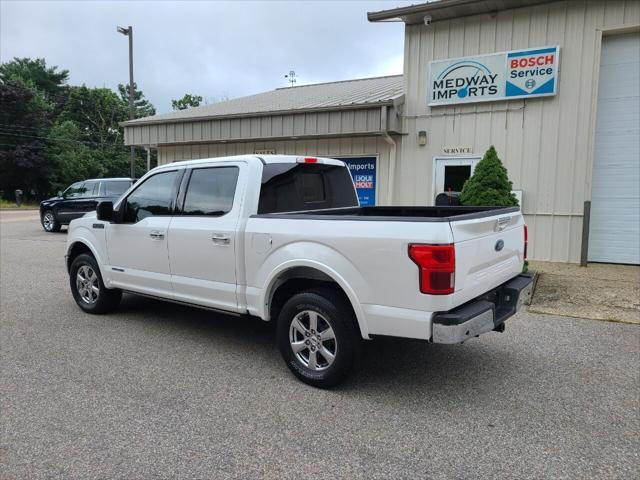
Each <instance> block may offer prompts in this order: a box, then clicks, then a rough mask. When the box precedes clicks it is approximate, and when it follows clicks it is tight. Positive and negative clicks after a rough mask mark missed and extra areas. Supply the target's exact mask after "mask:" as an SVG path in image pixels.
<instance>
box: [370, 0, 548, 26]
mask: <svg viewBox="0 0 640 480" xmlns="http://www.w3.org/2000/svg"><path fill="white" fill-rule="evenodd" d="M552 1H554V0H437V1H431V2H428V3H421V4H418V5H409V6H408V7H398V8H392V9H390V10H382V11H379V12H369V13H367V18H368V19H369V21H370V22H393V21H396V22H405V23H406V24H408V25H415V24H419V23H423V22H424V17H425V15H429V16H430V17H431V21H432V22H437V21H441V20H449V19H452V18H459V17H468V16H471V15H480V14H483V13H494V12H498V11H500V10H509V9H513V8H521V7H529V6H531V5H536V4H540V3H549V2H552Z"/></svg>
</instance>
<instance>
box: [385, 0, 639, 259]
mask: <svg viewBox="0 0 640 480" xmlns="http://www.w3.org/2000/svg"><path fill="white" fill-rule="evenodd" d="M638 26H640V2H639V1H637V0H626V1H625V0H611V1H606V2H605V1H591V0H589V1H578V0H575V1H573V0H572V1H564V2H554V3H550V4H546V5H539V6H533V7H527V8H521V9H516V10H507V11H501V12H498V13H497V14H496V15H493V16H492V15H478V16H473V17H465V18H461V19H455V20H450V21H443V22H436V23H433V24H432V25H430V26H425V25H408V26H407V27H406V31H405V59H404V65H405V72H404V73H405V83H406V85H405V95H406V97H405V106H404V115H405V119H404V124H403V132H404V133H406V134H407V136H406V137H403V140H402V155H400V156H399V159H398V167H397V170H396V175H395V185H394V195H393V197H394V198H393V203H394V204H406V205H411V204H416V205H420V204H422V205H425V204H427V205H432V204H433V193H432V183H433V178H432V175H433V157H434V156H442V147H443V146H445V145H461V146H471V147H472V148H473V152H474V154H479V155H482V154H483V153H484V152H485V151H486V150H487V148H488V147H489V145H491V144H493V145H495V147H496V149H497V150H498V154H499V156H500V158H501V159H502V161H503V162H504V164H505V166H506V167H507V169H508V171H509V177H510V179H511V180H512V181H513V184H514V189H517V190H523V191H524V202H523V203H524V204H523V212H524V213H525V218H526V221H527V223H528V225H529V232H530V238H529V252H530V253H529V256H530V258H533V259H538V260H552V261H569V262H578V261H579V260H580V249H581V235H582V213H583V204H584V201H585V200H589V199H590V196H591V166H592V164H593V146H594V129H595V109H596V101H597V91H598V84H597V82H598V68H599V67H598V66H599V64H600V44H601V37H602V34H603V32H604V34H605V35H606V34H614V33H616V32H623V31H629V29H633V28H637V27H638ZM553 45H560V70H559V71H560V74H559V87H558V94H557V95H556V96H555V97H547V98H532V99H527V100H513V101H509V102H493V103H479V104H471V105H462V106H444V107H433V108H429V107H428V106H427V100H426V99H427V82H428V78H427V75H428V66H429V61H431V60H438V59H446V58H456V57H462V56H468V55H476V54H484V53H493V52H501V51H506V50H513V49H521V48H529V47H531V48H533V47H544V46H553ZM420 130H426V131H427V134H428V143H427V145H426V146H424V147H420V146H418V141H417V132H418V131H420Z"/></svg>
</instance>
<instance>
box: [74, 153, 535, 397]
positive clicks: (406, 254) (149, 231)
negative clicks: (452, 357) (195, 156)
mask: <svg viewBox="0 0 640 480" xmlns="http://www.w3.org/2000/svg"><path fill="white" fill-rule="evenodd" d="M526 250H527V230H526V226H525V224H524V221H523V218H522V215H521V213H520V211H519V209H518V208H498V207H360V206H359V203H358V197H357V195H356V190H355V188H354V185H353V181H352V178H351V175H350V173H349V170H348V168H347V167H346V165H345V164H344V163H343V162H341V161H339V160H333V159H329V158H316V157H295V156H283V155H273V156H237V157H226V158H215V159H204V160H191V161H185V162H178V163H172V164H169V165H163V166H160V167H157V168H155V169H153V170H151V171H150V172H148V173H147V174H146V175H145V176H144V177H143V178H141V179H140V180H139V181H138V182H137V183H136V184H135V185H133V186H132V187H131V188H130V189H129V190H128V191H127V192H125V194H124V195H123V196H122V197H120V199H119V200H118V201H117V203H116V204H115V205H114V204H113V203H112V202H101V203H99V204H98V206H97V208H96V212H91V213H88V214H86V215H85V216H84V217H82V218H79V219H77V220H73V221H72V222H71V225H70V228H69V234H68V240H67V251H66V263H67V268H68V271H69V279H70V286H71V291H72V293H73V297H74V299H75V301H76V303H77V304H78V305H79V306H80V308H81V309H82V310H84V311H85V312H88V313H104V312H108V311H111V310H112V309H114V308H115V307H116V306H117V305H118V303H119V302H120V298H121V296H122V292H131V293H135V294H141V295H147V296H151V297H155V298H160V299H164V300H168V301H173V302H179V303H183V304H188V305H193V306H198V307H203V308H208V309H212V310H218V311H223V312H226V313H230V314H235V315H238V316H242V315H252V316H257V317H259V318H261V319H263V320H265V321H269V320H274V321H276V322H277V328H276V330H277V341H278V345H279V348H280V351H281V353H282V356H283V357H284V360H285V362H286V364H287V365H288V367H289V368H290V369H291V371H292V372H293V373H294V374H295V375H296V376H297V377H298V378H300V379H301V380H302V381H304V382H306V383H308V384H311V385H314V386H317V387H330V386H332V385H335V384H337V383H339V382H340V381H341V380H342V379H344V378H345V376H346V375H347V374H348V373H349V371H350V370H351V368H352V365H353V364H354V362H355V361H356V359H357V358H358V356H359V355H360V349H361V346H362V340H363V339H372V338H374V337H376V336H379V335H387V336H396V337H407V338H417V339H424V340H427V341H430V342H434V343H447V344H454V343H462V342H464V341H466V340H468V339H470V338H472V337H476V336H478V335H480V334H483V333H486V332H490V331H502V330H503V329H504V321H505V320H506V319H507V318H508V317H510V316H512V315H513V314H515V313H516V312H517V311H518V309H519V308H520V306H521V304H522V303H523V301H525V300H526V299H527V297H528V296H529V295H530V292H531V278H530V277H528V276H526V275H522V274H521V272H522V267H523V262H524V260H525V258H526Z"/></svg>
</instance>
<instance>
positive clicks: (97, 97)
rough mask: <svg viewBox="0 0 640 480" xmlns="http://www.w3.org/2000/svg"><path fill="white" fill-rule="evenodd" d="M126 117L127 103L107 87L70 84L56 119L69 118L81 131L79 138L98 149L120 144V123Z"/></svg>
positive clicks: (65, 119) (127, 116) (62, 120)
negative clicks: (65, 100)
mask: <svg viewBox="0 0 640 480" xmlns="http://www.w3.org/2000/svg"><path fill="white" fill-rule="evenodd" d="M128 118H129V115H128V113H127V106H126V105H125V104H124V103H123V102H122V99H121V98H120V97H119V96H118V95H117V94H116V93H115V92H114V91H112V90H109V89H108V88H87V87H86V86H85V85H83V86H81V87H72V88H71V93H70V95H69V98H68V100H67V102H66V104H65V107H64V109H63V110H62V112H61V113H60V116H59V117H58V119H57V120H58V122H64V121H67V120H70V121H72V122H74V123H75V124H76V125H77V126H78V128H79V129H80V131H81V132H82V141H84V142H89V143H90V144H93V145H94V146H95V147H97V148H105V147H108V146H112V145H116V144H120V145H122V132H121V129H120V125H119V124H120V122H123V121H125V120H127V119H128Z"/></svg>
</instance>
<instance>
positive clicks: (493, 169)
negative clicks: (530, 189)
mask: <svg viewBox="0 0 640 480" xmlns="http://www.w3.org/2000/svg"><path fill="white" fill-rule="evenodd" d="M512 187H513V185H512V183H511V181H510V180H509V177H508V175H507V169H506V168H504V165H502V162H501V161H500V159H499V158H498V153H497V152H496V149H495V148H494V147H493V145H491V147H489V150H487V153H485V154H484V157H483V159H482V160H480V162H478V165H476V169H475V171H474V172H473V175H472V176H471V178H470V179H469V180H467V181H466V182H465V184H464V186H463V187H462V192H461V193H460V203H462V205H476V206H479V205H491V206H500V207H509V206H517V205H518V199H517V198H516V196H515V195H514V194H513V193H512V192H511V190H512Z"/></svg>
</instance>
